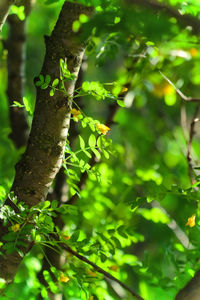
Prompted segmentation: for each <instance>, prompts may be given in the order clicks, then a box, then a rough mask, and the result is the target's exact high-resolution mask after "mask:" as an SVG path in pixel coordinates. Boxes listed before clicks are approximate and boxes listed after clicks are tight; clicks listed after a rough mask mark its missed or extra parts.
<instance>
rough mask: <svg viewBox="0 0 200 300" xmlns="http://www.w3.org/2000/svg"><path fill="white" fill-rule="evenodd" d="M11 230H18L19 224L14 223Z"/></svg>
mask: <svg viewBox="0 0 200 300" xmlns="http://www.w3.org/2000/svg"><path fill="white" fill-rule="evenodd" d="M11 230H12V231H13V232H17V231H19V230H20V225H19V224H15V225H13V226H11Z"/></svg>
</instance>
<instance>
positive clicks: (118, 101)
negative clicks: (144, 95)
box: [117, 100, 126, 107]
mask: <svg viewBox="0 0 200 300" xmlns="http://www.w3.org/2000/svg"><path fill="white" fill-rule="evenodd" d="M117 104H118V105H119V106H121V107H126V106H125V104H124V102H123V101H122V100H117Z"/></svg>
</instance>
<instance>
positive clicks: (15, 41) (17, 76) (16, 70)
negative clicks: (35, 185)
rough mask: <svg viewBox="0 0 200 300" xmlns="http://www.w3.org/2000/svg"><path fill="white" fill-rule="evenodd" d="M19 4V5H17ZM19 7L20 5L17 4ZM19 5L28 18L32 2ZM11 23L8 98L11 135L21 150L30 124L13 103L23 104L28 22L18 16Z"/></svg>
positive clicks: (8, 48) (8, 43)
mask: <svg viewBox="0 0 200 300" xmlns="http://www.w3.org/2000/svg"><path fill="white" fill-rule="evenodd" d="M16 4H17V3H16ZM17 5H18V4H17ZM19 5H24V6H25V13H26V17H27V16H28V14H29V12H30V8H31V1H30V0H24V1H20V4H19ZM7 21H8V23H9V27H10V30H9V37H8V40H7V42H6V47H7V50H8V57H7V65H8V88H7V96H8V101H9V114H10V125H11V129H12V132H11V135H10V138H11V139H12V140H13V142H14V144H15V146H16V147H17V148H20V147H22V146H25V145H26V143H27V139H28V124H27V121H26V113H25V111H24V109H22V108H19V107H13V106H12V104H13V101H18V102H19V103H21V104H23V96H24V83H25V57H26V51H25V41H26V20H23V21H21V20H20V19H19V18H18V17H17V16H16V15H10V16H8V19H7Z"/></svg>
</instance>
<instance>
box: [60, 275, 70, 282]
mask: <svg viewBox="0 0 200 300" xmlns="http://www.w3.org/2000/svg"><path fill="white" fill-rule="evenodd" d="M59 281H60V282H68V281H69V277H67V276H65V275H64V274H63V273H61V274H60V277H59Z"/></svg>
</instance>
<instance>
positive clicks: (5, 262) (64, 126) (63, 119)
mask: <svg viewBox="0 0 200 300" xmlns="http://www.w3.org/2000/svg"><path fill="white" fill-rule="evenodd" d="M92 11H93V9H92V8H89V7H84V6H82V5H79V4H74V3H69V2H65V4H64V5H63V8H62V10H61V13H60V16H59V19H58V21H57V24H56V26H55V28H54V30H53V32H52V35H51V36H50V37H46V38H45V43H46V55H45V58H44V63H43V67H42V71H41V74H43V75H44V76H45V75H47V74H49V75H50V76H51V79H52V80H54V79H55V78H59V77H60V67H59V60H60V58H62V59H67V64H68V69H69V70H70V72H71V73H73V74H74V75H75V78H77V75H78V72H79V68H80V65H81V61H82V57H83V54H84V49H85V42H81V41H80V37H79V34H77V33H74V32H73V31H72V24H73V22H74V21H75V20H76V19H78V18H79V15H80V14H82V13H83V14H87V15H89V14H91V13H92ZM75 81H76V80H74V81H68V83H67V84H66V86H65V88H66V91H67V94H68V95H69V96H68V97H67V96H66V95H65V94H63V93H62V92H60V91H56V93H55V95H54V96H53V97H50V96H49V90H50V89H49V88H47V89H45V90H43V89H41V88H37V96H36V107H35V113H34V118H33V123H32V129H31V133H30V137H29V140H28V145H27V149H26V151H25V153H24V155H23V157H22V159H21V161H20V162H19V163H18V164H17V165H16V175H15V179H14V182H13V186H12V188H11V190H12V191H13V192H14V194H15V195H16V196H17V197H18V199H19V200H20V201H23V202H24V203H26V204H27V205H28V206H29V207H32V206H34V205H36V204H38V203H39V202H41V201H43V200H45V198H46V195H47V192H48V189H49V187H50V186H51V184H52V181H53V179H54V177H55V175H56V173H57V172H58V170H59V168H60V166H61V164H62V159H63V154H64V147H65V141H66V138H67V134H68V130H69V123H70V110H71V103H70V102H71V97H72V96H73V91H74V86H75ZM3 234H5V228H4V227H2V226H1V230H0V237H2V235H3ZM30 247H31V245H30V243H29V242H27V248H26V249H23V252H24V254H25V253H26V252H27V251H29V249H30ZM21 260H22V258H21V257H20V256H19V255H18V253H16V252H15V253H12V254H10V255H6V254H4V255H2V256H1V257H0V277H1V278H4V279H5V280H6V281H7V282H8V283H9V282H11V281H12V280H13V278H14V276H15V274H16V271H17V269H18V267H19V264H20V262H21Z"/></svg>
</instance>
